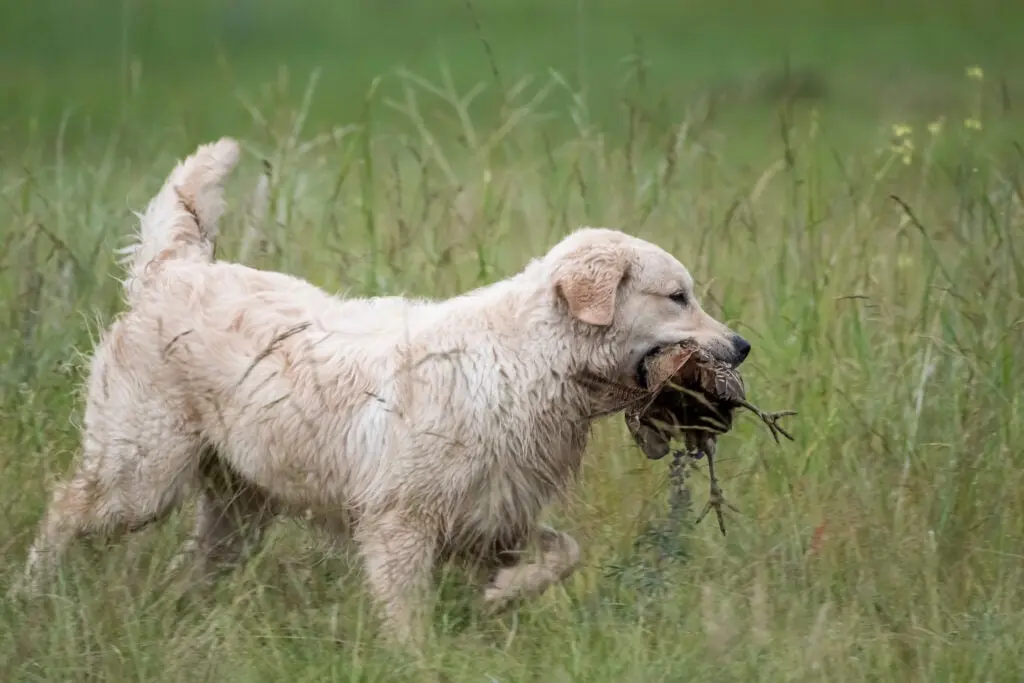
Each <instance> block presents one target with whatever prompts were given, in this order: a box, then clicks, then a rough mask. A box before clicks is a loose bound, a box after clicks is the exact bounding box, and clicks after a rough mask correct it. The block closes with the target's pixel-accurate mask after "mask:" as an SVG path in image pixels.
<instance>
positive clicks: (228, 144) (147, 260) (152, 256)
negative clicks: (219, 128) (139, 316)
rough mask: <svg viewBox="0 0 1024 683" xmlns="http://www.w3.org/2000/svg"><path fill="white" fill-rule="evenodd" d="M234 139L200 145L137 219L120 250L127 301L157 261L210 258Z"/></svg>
mask: <svg viewBox="0 0 1024 683" xmlns="http://www.w3.org/2000/svg"><path fill="white" fill-rule="evenodd" d="M238 157H239V147H238V143H237V142H235V141H234V140H232V139H231V138H221V139H220V140H218V141H217V142H213V143H210V144H206V145H201V146H200V147H199V148H198V149H197V150H196V151H195V152H194V153H193V154H192V156H190V157H188V158H187V159H185V160H184V161H182V162H180V163H178V165H177V166H176V167H175V168H174V170H173V171H171V174H170V175H169V176H168V177H167V180H166V182H165V183H164V186H163V187H162V188H161V189H160V192H159V193H158V194H157V195H156V196H155V197H153V199H152V200H150V202H149V205H148V206H147V207H146V211H145V213H143V214H136V215H137V216H138V218H139V221H140V224H139V230H138V233H137V235H136V238H135V242H134V243H133V244H131V245H129V246H127V247H125V248H124V249H121V250H120V251H119V253H120V254H121V259H120V261H121V264H122V265H123V266H124V268H125V270H127V275H128V276H127V278H126V279H125V281H124V288H125V292H126V293H127V295H128V299H129V301H131V299H132V298H133V297H134V296H135V295H136V294H137V293H138V292H139V290H140V288H141V287H142V285H143V284H144V282H145V279H146V273H147V270H148V268H149V266H150V265H151V264H152V263H154V262H158V261H166V260H170V259H189V260H193V261H212V260H213V248H214V240H215V238H216V237H217V223H218V221H219V220H220V217H221V215H222V214H223V213H224V187H223V184H224V180H225V179H226V178H227V176H228V175H229V174H230V173H231V171H232V170H233V169H234V167H235V164H236V163H238Z"/></svg>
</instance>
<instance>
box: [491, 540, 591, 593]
mask: <svg viewBox="0 0 1024 683" xmlns="http://www.w3.org/2000/svg"><path fill="white" fill-rule="evenodd" d="M538 541H539V545H540V557H539V558H538V559H537V561H535V562H528V561H527V562H522V563H519V564H516V565H513V566H511V567H505V568H502V569H499V570H498V573H497V575H495V577H494V580H493V581H492V582H491V584H490V585H489V586H488V587H487V588H486V589H485V590H484V600H485V601H486V602H487V603H488V607H489V608H490V609H491V610H493V611H497V610H500V609H502V608H504V607H506V606H507V605H509V604H510V603H512V602H514V601H516V600H520V599H523V598H528V597H532V596H536V595H539V594H540V593H543V592H544V591H545V590H546V589H547V588H548V587H549V586H551V585H553V584H555V583H558V582H560V581H564V580H565V579H566V578H568V577H569V576H570V575H571V574H572V573H573V571H575V569H576V567H577V566H578V565H579V563H580V546H579V543H577V542H576V539H574V538H573V537H572V536H570V535H569V534H567V533H564V532H561V531H556V530H554V529H552V528H550V527H546V526H543V527H541V528H540V531H539V539H538Z"/></svg>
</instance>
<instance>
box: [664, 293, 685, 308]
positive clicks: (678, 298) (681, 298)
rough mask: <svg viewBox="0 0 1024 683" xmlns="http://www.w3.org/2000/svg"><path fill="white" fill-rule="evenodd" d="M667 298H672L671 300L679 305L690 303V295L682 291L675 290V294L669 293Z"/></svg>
mask: <svg viewBox="0 0 1024 683" xmlns="http://www.w3.org/2000/svg"><path fill="white" fill-rule="evenodd" d="M668 298H669V299H672V301H674V302H676V303H677V304H679V305H680V306H689V305H690V295H689V294H687V293H686V292H683V291H680V292H676V293H675V294H669V295H668Z"/></svg>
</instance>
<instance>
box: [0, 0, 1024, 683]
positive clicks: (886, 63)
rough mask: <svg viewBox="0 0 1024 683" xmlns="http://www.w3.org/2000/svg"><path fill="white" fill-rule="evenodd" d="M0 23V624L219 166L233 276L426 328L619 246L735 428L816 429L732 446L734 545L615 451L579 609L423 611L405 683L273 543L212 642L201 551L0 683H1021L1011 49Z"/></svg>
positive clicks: (730, 15)
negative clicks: (95, 357)
mask: <svg viewBox="0 0 1024 683" xmlns="http://www.w3.org/2000/svg"><path fill="white" fill-rule="evenodd" d="M0 13H2V14H0V74H3V79H2V83H0V95H2V97H0V245H2V246H0V300H2V302H3V308H2V314H3V315H6V316H7V324H6V325H5V326H3V328H2V329H0V472H2V476H0V550H2V557H3V561H2V563H0V589H6V587H7V585H8V584H9V583H10V582H11V581H12V580H13V579H14V577H15V576H16V574H17V572H19V571H20V569H21V566H22V563H23V560H24V556H25V550H26V548H27V544H28V543H29V541H30V539H31V535H32V533H33V532H34V530H35V525H36V523H37V521H38V519H39V516H40V515H41V513H42V510H43V506H44V505H45V502H46V500H47V496H48V493H49V487H50V485H51V484H52V482H53V481H54V479H55V478H56V477H60V476H62V475H63V474H64V472H65V471H66V469H67V467H68V465H69V463H70V462H71V461H72V459H73V457H74V455H75V452H76V449H77V447H78V443H77V438H78V432H77V426H78V422H79V419H80V408H81V402H80V398H81V397H80V395H79V393H78V392H79V388H80V386H81V381H82V379H83V377H84V371H85V368H86V363H87V361H88V353H89V351H90V348H91V345H92V343H93V341H94V339H95V337H96V335H97V333H98V331H99V330H100V329H101V328H102V326H103V325H104V324H105V323H106V322H108V321H109V320H110V319H111V318H112V316H113V315H114V314H115V313H116V312H117V311H118V310H119V307H120V305H121V292H120V286H119V283H118V281H117V277H118V276H119V273H118V271H117V269H116V266H115V264H114V253H113V252H114V249H115V248H117V247H119V246H121V245H123V244H124V243H125V240H126V238H127V236H128V235H129V234H130V233H131V231H132V229H133V223H134V216H133V215H132V211H133V210H140V209H141V208H142V207H143V206H144V204H145V202H146V201H147V200H148V199H149V197H150V196H151V195H152V194H153V192H155V191H156V189H157V188H158V187H159V185H160V183H161V182H162V181H163V179H164V177H165V175H166V174H167V172H168V171H169V170H170V168H171V167H172V165H173V163H174V162H175V160H176V159H178V158H181V157H182V156H184V155H186V154H188V153H189V152H190V151H191V150H192V149H193V148H194V146H195V145H196V144H197V143H199V142H203V141H206V140H209V139H213V138H215V137H217V136H220V135H232V136H235V137H237V138H239V139H240V140H241V141H242V143H243V146H244V148H245V150H246V153H245V156H244V157H243V160H242V163H241V165H240V168H239V170H238V172H237V173H236V176H235V178H234V179H233V180H232V181H231V183H230V186H229V193H228V195H229V205H230V207H231V208H230V209H229V215H228V216H227V218H226V220H225V222H224V226H223V237H222V238H221V240H220V241H219V243H218V252H219V254H221V255H222V257H223V258H229V259H238V260H242V261H244V262H246V263H248V264H251V265H254V266H259V267H265V268H273V269H279V270H284V271H287V272H291V273H295V274H298V275H301V276H303V277H306V278H308V279H309V280H311V281H312V282H314V283H316V284H318V285H320V286H322V287H324V288H326V289H328V290H331V291H339V292H350V293H354V294H378V293H380V294H396V293H409V294H415V295H429V296H438V297H443V296H450V295H453V294H455V293H458V292H461V291H464V290H466V289H469V288H472V287H475V286H478V285H480V284H483V283H486V282H490V281H493V280H494V279H497V278H500V277H503V276H505V275H508V274H510V273H513V272H515V271H516V270H518V269H519V268H520V267H522V266H523V265H524V264H525V263H526V261H527V260H528V259H530V258H531V257H533V256H535V255H538V254H540V253H542V252H543V251H544V250H545V249H546V248H547V247H549V246H550V245H551V244H553V243H554V242H555V241H556V240H557V239H558V238H559V237H561V236H562V235H564V234H565V233H566V232H567V231H569V230H571V229H573V228H574V227H576V226H579V225H607V226H613V227H619V228H621V229H624V230H627V231H629V232H631V233H633V234H636V235H639V236H641V237H644V238H647V239H650V240H652V241H655V242H657V243H658V244H660V245H662V246H663V247H665V248H666V249H668V250H670V251H672V252H673V253H675V254H677V255H678V256H679V258H680V260H681V261H682V262H683V263H685V264H686V265H687V266H688V267H689V268H690V270H691V271H692V272H693V274H694V275H695V277H696V279H697V282H698V291H699V292H700V296H701V298H702V301H703V303H704V305H705V307H706V308H707V309H708V310H709V311H710V312H711V313H712V314H713V315H716V316H717V317H719V318H720V319H722V320H724V321H726V322H727V323H728V324H730V325H731V326H733V327H734V328H735V329H737V330H738V331H740V332H741V333H742V334H743V335H744V336H745V337H746V338H748V339H749V340H750V341H751V342H752V344H753V352H752V354H751V356H750V358H749V360H748V361H747V362H746V363H745V365H744V366H743V367H744V372H745V376H746V378H747V386H748V390H749V392H750V395H751V397H752V398H753V400H754V401H755V402H756V403H758V404H759V405H761V406H762V407H764V408H766V409H771V410H775V409H783V408H792V409H795V410H797V411H798V412H799V414H798V415H797V416H796V417H793V418H789V422H788V425H789V426H790V427H791V430H790V431H792V432H793V434H794V436H795V437H796V441H795V442H793V443H784V444H782V445H775V444H774V443H773V442H772V440H771V438H770V436H769V435H768V433H767V431H765V430H764V429H763V427H762V426H761V425H759V424H757V422H756V421H755V420H753V419H747V418H742V419H740V420H739V423H738V425H737V427H736V429H735V430H734V431H733V432H732V433H730V434H729V435H727V436H725V437H723V439H722V440H721V443H720V447H719V451H720V456H719V460H718V462H719V463H720V464H719V466H718V470H719V476H720V477H721V478H722V484H723V486H724V488H725V491H726V494H727V496H728V497H729V499H730V500H731V501H732V502H733V503H734V504H735V505H737V506H738V507H739V508H740V510H741V514H739V515H733V516H732V517H730V519H729V533H728V535H727V536H724V537H723V536H722V535H721V534H720V533H719V531H718V529H717V527H716V526H715V524H714V522H713V520H712V521H711V522H708V521H705V522H703V523H702V524H700V525H698V526H692V525H690V524H687V523H685V521H684V522H682V523H680V522H679V521H678V520H677V521H676V522H675V523H674V524H673V523H670V520H668V511H667V499H666V495H667V462H654V463H652V462H648V461H646V460H645V459H644V457H643V455H642V454H641V453H640V451H639V450H638V449H637V448H636V447H635V446H634V445H633V444H632V443H631V441H630V438H629V435H628V433H627V431H626V429H625V427H624V424H623V422H622V420H621V418H610V419H607V420H606V421H605V422H603V423H602V424H600V425H599V427H598V428H597V430H596V433H595V438H594V440H593V442H592V446H591V449H590V452H589V453H588V457H587V460H586V463H585V467H584V473H583V476H582V479H581V481H580V482H579V485H578V486H577V487H576V488H575V489H574V490H573V492H572V495H571V497H570V499H569V500H568V501H567V502H566V503H565V504H562V505H558V506H555V507H553V508H552V509H551V510H550V518H551V519H552V521H554V522H555V523H556V524H557V525H558V526H559V527H560V528H564V529H565V530H567V531H569V532H570V533H573V534H574V535H575V536H576V537H577V538H578V539H579V540H580V541H581V543H582V545H583V552H584V566H583V567H582V568H581V570H580V571H579V572H578V573H577V574H576V575H575V576H574V577H573V578H572V579H571V580H569V581H568V582H567V583H566V584H565V585H564V586H562V587H559V588H557V589H554V590H551V591H550V592H548V593H547V594H545V595H544V596H542V597H541V598H540V599H538V600H536V601H532V602H530V603H527V604H524V605H523V606H521V607H520V608H519V609H518V610H516V611H515V612H514V613H511V614H506V615H501V616H496V617H490V616H484V615H483V614H482V612H481V611H480V610H479V607H478V605H477V603H476V602H475V600H474V595H473V594H472V593H471V592H470V591H469V589H467V588H466V587H465V585H464V584H463V583H462V582H461V581H460V580H459V577H458V576H446V577H444V580H443V581H442V587H441V590H440V591H439V594H438V596H437V598H438V600H437V609H436V614H435V618H434V626H435V628H434V635H433V637H432V639H431V642H430V643H429V646H428V648H427V651H426V654H425V661H419V662H413V661H411V660H408V659H406V658H404V657H402V656H401V655H399V654H396V653H394V652H391V651H389V650H388V649H387V648H386V647H385V646H384V644H383V643H382V642H381V639H380V638H379V636H378V632H377V623H376V621H375V617H374V613H373V610H372V608H371V605H369V604H368V602H367V601H366V600H365V596H364V594H363V589H362V583H361V580H362V579H361V576H360V574H359V570H358V566H357V564H356V563H355V562H353V561H352V558H350V557H349V556H348V555H347V553H346V549H345V547H344V546H339V545H336V544H332V543H331V542H330V539H325V538H321V537H318V536H317V535H315V534H312V533H310V532H307V530H305V529H304V528H303V527H302V526H300V525H298V524H296V523H292V522H287V523H285V522H282V523H281V524H280V525H279V526H278V527H276V528H275V530H274V533H273V534H272V538H271V539H270V540H269V542H268V543H267V544H266V545H265V547H264V548H263V549H262V551H261V552H260V553H259V554H258V555H257V557H256V558H254V560H253V561H252V562H251V563H250V564H248V565H247V566H246V567H245V568H244V569H243V570H240V571H239V572H237V573H235V574H233V575H231V576H228V577H225V579H224V580H223V581H222V582H221V583H220V584H219V585H218V586H217V588H216V590H215V591H214V594H213V595H211V596H210V597H209V598H208V599H207V600H206V601H191V602H179V601H175V600H172V599H171V597H169V596H170V594H169V592H168V591H167V590H166V588H167V585H166V583H165V579H164V575H163V569H164V567H165V565H166V563H167V561H168V560H169V559H170V556H171V554H172V553H173V551H174V550H175V549H176V547H177V544H178V542H179V541H180V540H181V539H182V537H183V535H184V534H185V532H186V527H187V524H188V521H189V517H188V515H189V513H188V510H187V509H186V510H184V511H182V512H181V513H179V514H176V515H175V516H174V517H173V518H172V519H171V520H170V521H168V522H167V523H165V524H163V525H161V526H159V527H156V528H153V529H150V530H147V531H144V532H141V533H139V534H136V535H134V536H132V537H131V538H127V539H124V540H123V541H122V542H119V543H113V544H111V543H105V542H103V541H95V542H92V543H83V544H81V545H79V546H78V547H77V548H76V549H75V550H74V551H73V552H72V553H71V556H70V557H69V560H68V563H67V566H66V569H65V571H64V572H63V574H62V576H61V579H60V581H59V583H58V584H56V585H54V586H53V587H52V595H48V596H46V597H45V598H43V599H41V600H38V601H34V602H20V601H18V602H15V601H11V600H6V599H0V681H12V682H14V681H17V682H19V683H20V682H22V681H24V682H43V681H160V682H165V681H166V682H174V681H189V682H196V681H207V680H209V681H218V682H220V681H223V682H233V681H239V682H249V681H279V680H297V681H301V680H310V681H320V680H324V681H335V680H337V681H366V682H369V681H407V680H439V681H452V682H455V681H460V682H461V681H467V682H468V681H474V682H484V683H487V682H496V681H500V682H502V683H504V682H510V681H538V682H543V683H549V682H550V683H558V682H561V681H593V682H595V683H601V682H604V681H609V682H611V681H615V682H617V683H619V682H622V683H625V682H630V683H632V682H633V681H679V680H714V681H716V682H718V683H724V682H725V681H755V680H756V681H811V680H822V681H825V680H827V681H830V682H834V683H840V682H844V681H879V680H883V681H884V680H914V681H929V682H932V681H956V682H957V683H965V682H968V681H979V682H985V683H995V682H997V681H1015V682H1019V681H1020V680H1021V679H1022V676H1024V496H1022V495H1021V494H1022V493H1024V454H1022V448H1021V446H1020V443H1021V439H1022V438H1024V434H1022V429H1024V392H1022V391H1021V389H1020V387H1021V386H1022V384H1024V179H1022V171H1024V148H1022V147H1021V145H1020V132H1021V130H1022V128H1021V122H1022V120H1024V119H1022V117H1021V115H1020V111H1019V107H1018V105H1017V102H1018V100H1019V99H1020V98H1021V96H1022V95H1024V68H1022V67H1021V65H1022V64H1024V48H1022V47H1021V46H1020V44H1019V39H1018V35H1017V34H1019V29H1015V27H1019V26H1020V25H1021V23H1020V22H1021V20H1022V19H1024V8H1020V7H1017V6H1016V5H1015V4H1013V3H1009V2H1003V1H1002V0H978V1H976V2H966V1H964V2H947V3H934V2H931V3H924V2H917V1H915V0H907V1H906V2H899V3H894V2H888V3H884V2H880V1H878V0H870V1H868V2H866V3H864V4H862V5H857V6H850V5H846V4H842V5H840V4H838V3H832V2H819V3H810V2H804V1H802V0H794V1H791V2H782V1H781V0H772V1H771V2H754V1H753V0H746V1H744V0H723V1H722V2H719V3H710V2H706V1H697V0H691V1H689V2H685V3H677V4H675V5H672V6H670V5H669V4H667V3H666V4H661V3H655V2H654V0H634V2H632V3H628V5H627V4H624V3H615V2H612V1H611V0H592V1H588V0H578V2H547V3H544V2H539V0H522V1H521V2H511V0H488V1H486V2H485V1H483V0H480V1H479V2H465V1H456V0H439V1H438V2H435V3H431V4H429V5H427V4H422V5H415V4H413V3H411V2H410V1H409V0H389V1H388V2H378V3H369V2H360V1H358V0H344V1H343V2H336V3H328V2H326V1H325V0H324V1H322V2H321V1H319V0H311V1H310V2H307V3H302V4H300V5H290V4H286V3H283V2H274V1H272V0H251V1H250V2H243V1H242V0H230V1H229V0H218V2H211V3H200V2H198V1H197V0H182V1H181V2H177V3H173V4H172V3H168V2H154V3H150V4H147V5H143V4H141V3H135V2H131V1H128V0H126V1H125V2H121V3H113V2H101V1H100V0H88V1H85V2H81V3H75V4H74V5H73V6H72V5H65V4H64V3H59V2H57V0H37V2H35V3H23V4H21V5H18V6H17V7H15V6H11V7H6V8H4V9H3V10H0ZM261 178H263V180H261ZM693 488H694V499H695V503H696V504H697V506H698V509H699V506H702V505H703V502H704V500H705V496H706V476H705V475H703V474H698V475H696V476H695V478H694V483H693Z"/></svg>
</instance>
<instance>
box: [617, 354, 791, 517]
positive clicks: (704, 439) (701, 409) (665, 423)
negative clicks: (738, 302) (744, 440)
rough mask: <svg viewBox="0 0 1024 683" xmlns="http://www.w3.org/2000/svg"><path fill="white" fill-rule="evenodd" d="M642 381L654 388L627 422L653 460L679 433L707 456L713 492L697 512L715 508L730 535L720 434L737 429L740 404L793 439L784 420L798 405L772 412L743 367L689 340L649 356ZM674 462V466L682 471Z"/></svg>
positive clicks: (695, 454)
mask: <svg viewBox="0 0 1024 683" xmlns="http://www.w3.org/2000/svg"><path fill="white" fill-rule="evenodd" d="M637 381H638V384H641V385H643V386H646V387H647V388H648V389H649V390H650V394H649V398H648V399H647V400H646V401H641V400H635V401H633V402H632V403H631V404H630V405H629V406H627V408H626V409H625V421H626V427H627V428H628V429H629V431H630V434H631V435H632V436H633V439H634V441H635V442H636V444H637V445H638V446H639V447H640V449H641V450H642V451H643V452H644V453H645V454H646V455H647V457H648V458H649V459H651V460H660V459H661V458H663V457H665V455H667V454H668V452H669V451H670V449H671V448H670V446H671V441H672V439H673V438H680V437H682V439H683V442H684V445H685V451H684V452H682V453H681V452H678V451H677V452H676V458H675V460H676V461H678V460H679V456H681V455H684V454H688V455H690V457H692V458H693V459H694V460H700V459H702V458H706V459H707V463H708V478H709V480H710V491H709V496H708V502H707V504H706V505H705V506H704V509H703V511H702V512H701V513H700V515H699V516H698V517H697V521H696V524H699V523H700V522H701V521H702V520H703V519H704V517H705V516H707V514H708V512H710V511H711V510H712V509H714V510H715V516H716V517H717V518H718V528H719V530H720V531H721V532H722V534H723V535H724V534H725V518H724V515H723V512H722V508H723V507H728V508H730V509H732V510H733V511H737V510H736V507H735V506H733V505H732V504H731V503H729V502H728V501H727V500H726V499H725V494H724V492H723V491H722V487H721V485H720V484H719V483H718V478H717V476H716V474H715V463H714V458H715V454H716V450H717V444H718V437H719V436H720V435H721V434H724V433H726V432H728V431H729V430H730V429H732V425H733V416H734V413H735V411H736V409H737V408H746V409H747V410H750V411H751V412H753V413H754V414H755V415H757V416H758V417H759V418H760V419H761V420H762V421H763V422H764V423H765V424H766V425H767V426H768V429H769V430H770V431H771V433H772V437H773V438H774V439H775V442H776V443H778V442H779V436H780V435H782V436H784V437H786V438H787V439H789V440H791V441H792V440H793V437H792V435H790V434H789V433H788V432H787V431H786V430H785V429H784V428H783V427H782V426H781V425H780V424H779V420H780V419H781V418H783V417H786V416H789V415H795V414H796V412H795V411H792V410H785V411H780V412H774V413H768V412H764V411H762V410H761V409H760V408H758V407H757V406H755V405H753V404H752V403H750V402H749V401H748V400H747V397H746V387H745V386H744V382H743V377H742V375H741V374H740V372H739V370H738V369H736V368H735V367H733V366H732V365H730V364H729V363H725V362H723V361H720V360H718V359H717V358H715V357H714V356H713V355H712V354H710V353H708V352H707V351H706V350H705V349H703V348H702V347H700V346H699V345H698V344H697V343H696V342H692V341H691V342H683V343H681V344H677V345H674V346H673V347H670V348H668V349H664V350H661V351H660V352H658V353H656V354H652V355H649V356H648V357H647V358H645V359H644V361H643V362H642V363H641V366H640V368H639V369H638V371H637ZM677 465H678V463H677V462H674V463H673V468H672V470H673V471H676V472H678V471H680V470H681V468H680V467H678V466H677Z"/></svg>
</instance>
